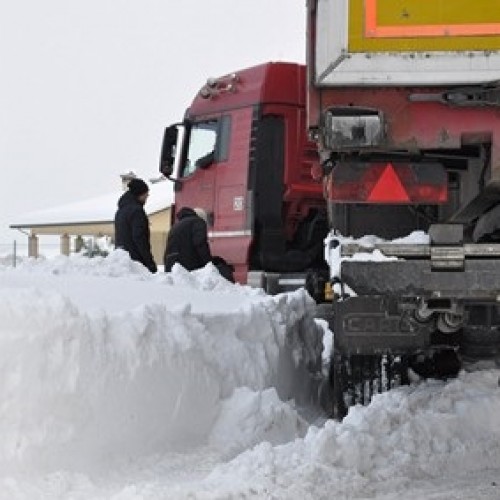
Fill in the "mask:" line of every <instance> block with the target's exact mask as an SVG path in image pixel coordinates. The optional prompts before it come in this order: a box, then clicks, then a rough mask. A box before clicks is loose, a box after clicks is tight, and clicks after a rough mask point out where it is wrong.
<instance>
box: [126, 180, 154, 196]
mask: <svg viewBox="0 0 500 500" xmlns="http://www.w3.org/2000/svg"><path fill="white" fill-rule="evenodd" d="M127 187H128V189H129V191H130V192H131V193H132V194H133V195H134V196H141V194H145V193H147V192H149V187H148V185H147V184H146V183H145V182H144V181H143V180H142V179H137V178H136V179H132V180H131V181H130V182H129V183H128V184H127Z"/></svg>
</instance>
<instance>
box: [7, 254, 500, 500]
mask: <svg viewBox="0 0 500 500" xmlns="http://www.w3.org/2000/svg"><path fill="white" fill-rule="evenodd" d="M313 314H314V304H313V303H312V302H311V301H310V299H309V297H308V296H307V295H306V294H305V293H303V292H300V291H299V292H295V293H292V294H285V295H281V296H277V297H269V296H266V295H265V294H263V293H262V292H260V291H257V290H253V289H250V288H248V287H243V286H239V285H231V284H229V283H227V282H225V281H224V280H222V279H221V278H220V277H219V276H218V275H217V273H216V271H215V270H214V269H213V268H211V267H210V266H209V267H207V268H205V269H203V270H200V271H197V272H195V273H187V272H185V271H184V270H183V269H181V268H178V269H175V270H174V272H173V273H171V274H158V275H151V274H149V272H148V271H146V270H145V269H144V268H142V266H140V265H138V264H136V263H133V262H131V261H130V260H129V259H128V257H127V256H126V255H125V254H124V253H123V252H120V251H117V252H113V253H112V254H111V256H110V257H108V258H106V259H102V258H95V259H90V260H89V259H86V258H82V257H72V258H69V259H68V258H65V257H60V258H55V259H50V260H47V261H43V260H39V261H28V262H26V263H24V264H23V265H22V266H20V267H18V268H17V269H12V268H8V267H0V319H1V322H0V499H2V500H3V499H5V500H7V499H9V500H10V499H20V500H27V499H30V500H31V499H70V498H71V499H75V500H80V499H86V500H94V499H114V500H139V499H144V500H146V499H148V500H149V499H151V500H153V499H188V498H189V499H226V498H227V499H229V498H274V499H300V500H306V499H331V498H380V499H382V498H383V499H388V500H389V499H390V500H392V499H396V498H398V499H399V498H411V499H420V498H422V499H424V498H432V499H466V498H467V499H469V498H474V499H500V387H499V377H500V370H499V369H498V368H496V367H494V366H490V367H486V368H483V369H481V370H476V371H471V372H462V373H461V374H460V377H459V378H457V379H456V380H452V381H449V382H446V383H445V382H437V381H428V382H425V383H420V384H418V385H414V386H410V387H403V388H399V389H397V390H393V391H391V392H389V393H386V394H382V395H379V396H377V397H376V398H375V399H374V400H373V402H372V403H371V404H370V405H369V406H368V407H366V408H361V407H356V408H353V409H351V411H350V413H349V415H348V416H347V417H346V419H345V420H344V421H343V422H342V423H338V422H334V421H326V422H322V421H321V422H320V421H319V420H318V421H316V422H314V424H316V425H313V424H312V423H311V422H308V421H306V420H304V418H303V417H302V416H301V414H302V415H303V413H301V412H298V411H297V409H296V408H295V406H294V403H293V401H292V400H291V398H295V399H297V400H298V401H300V402H301V404H302V403H303V401H305V394H306V393H307V392H308V391H310V390H312V389H311V387H313V386H311V385H308V382H307V381H305V379H304V372H303V371H302V369H301V366H302V365H301V363H304V362H311V361H312V360H314V359H318V360H319V359H320V358H321V354H322V343H321V340H322V336H323V331H322V329H321V328H320V327H319V326H318V325H317V324H316V323H315V322H314V320H313ZM327 340H331V339H327ZM297 363H298V365H299V366H298V367H296V364H297Z"/></svg>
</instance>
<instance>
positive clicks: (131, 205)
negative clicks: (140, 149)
mask: <svg viewBox="0 0 500 500" xmlns="http://www.w3.org/2000/svg"><path fill="white" fill-rule="evenodd" d="M127 187H128V191H126V192H125V193H124V194H123V195H122V196H121V197H120V199H119V200H118V210H117V212H116V215H115V247H116V248H122V249H123V250H126V251H127V252H128V253H129V255H130V258H131V259H132V260H136V261H138V262H141V263H142V264H144V265H145V266H146V267H147V268H148V269H149V270H150V271H151V272H152V273H155V272H156V271H157V268H156V264H155V261H154V259H153V255H152V253H151V242H150V233H149V220H148V217H147V215H146V212H145V211H144V205H145V203H146V200H147V198H148V195H149V187H148V185H147V184H146V183H145V182H144V181H143V180H142V179H132V180H131V181H130V182H129V183H128V184H127Z"/></svg>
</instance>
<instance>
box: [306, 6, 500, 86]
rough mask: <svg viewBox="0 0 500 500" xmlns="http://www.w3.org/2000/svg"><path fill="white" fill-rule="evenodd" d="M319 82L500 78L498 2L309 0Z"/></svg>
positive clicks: (395, 82) (432, 82)
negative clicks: (313, 24)
mask: <svg viewBox="0 0 500 500" xmlns="http://www.w3.org/2000/svg"><path fill="white" fill-rule="evenodd" d="M308 2H309V5H310V6H312V7H310V10H311V12H312V13H313V15H312V16H311V19H313V22H314V23H315V26H314V28H311V29H310V30H309V33H310V34H311V36H314V40H310V43H313V44H314V47H315V48H314V51H313V54H314V58H315V61H314V68H315V70H316V73H315V77H316V84H317V85H319V86H343V85H467V84H482V83H485V82H491V81H494V80H500V0H308Z"/></svg>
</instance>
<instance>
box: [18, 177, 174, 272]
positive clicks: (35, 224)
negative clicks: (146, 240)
mask: <svg viewBox="0 0 500 500" xmlns="http://www.w3.org/2000/svg"><path fill="white" fill-rule="evenodd" d="M131 177H135V175H134V174H133V173H132V172H131V173H129V174H124V175H122V176H121V178H122V183H123V186H124V187H125V189H126V183H127V182H128V181H129V180H130V178H131ZM122 194H123V191H122V192H120V191H118V190H117V192H116V193H111V194H108V195H105V196H100V197H97V198H91V199H88V200H83V201H78V202H74V203H69V204H67V205H60V206H56V207H52V208H47V209H44V210H38V211H36V212H30V213H27V214H24V215H22V216H20V217H19V218H18V219H17V220H15V221H14V222H13V223H12V224H10V226H9V227H10V228H11V229H18V230H20V231H22V232H24V233H26V235H27V237H28V255H29V256H30V257H38V255H39V237H40V236H43V235H51V236H59V237H60V249H61V254H63V255H69V254H70V252H71V250H72V249H71V241H72V239H73V241H74V242H75V248H73V251H79V250H80V248H81V246H80V245H81V242H82V241H83V240H82V238H83V237H94V238H100V237H104V236H108V237H110V238H111V239H112V240H114V217H115V212H116V210H117V203H118V199H119V198H120V196H121V195H122ZM172 203H173V192H172V184H171V183H170V182H168V181H166V180H165V181H164V182H156V183H154V184H150V191H149V198H148V200H147V202H146V205H145V207H144V208H145V210H146V214H147V216H148V218H149V223H150V230H151V249H152V252H153V257H154V259H155V261H156V263H157V264H160V263H162V262H163V252H164V250H165V242H166V237H167V233H168V230H169V229H170V221H171V208H172Z"/></svg>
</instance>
